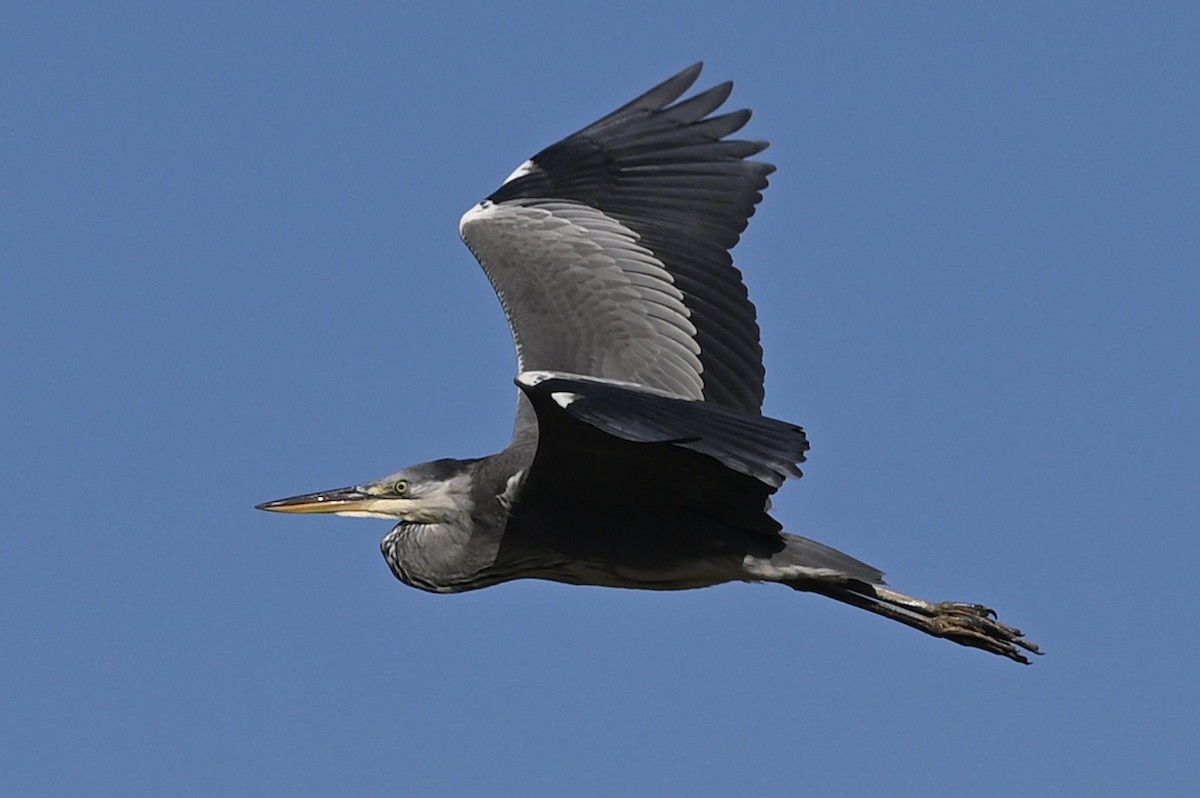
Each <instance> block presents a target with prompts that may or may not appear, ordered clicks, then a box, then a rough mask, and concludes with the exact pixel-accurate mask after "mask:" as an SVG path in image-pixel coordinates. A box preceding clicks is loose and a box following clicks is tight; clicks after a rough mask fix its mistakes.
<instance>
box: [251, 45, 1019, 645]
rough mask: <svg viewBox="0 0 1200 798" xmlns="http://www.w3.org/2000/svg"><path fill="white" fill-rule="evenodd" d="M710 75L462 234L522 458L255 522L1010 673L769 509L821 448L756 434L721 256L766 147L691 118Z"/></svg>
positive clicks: (954, 619) (781, 424)
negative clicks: (921, 635) (938, 654)
mask: <svg viewBox="0 0 1200 798" xmlns="http://www.w3.org/2000/svg"><path fill="white" fill-rule="evenodd" d="M700 69H701V64H696V65H694V66H692V67H690V68H688V69H685V70H684V71H683V72H680V73H679V74H678V75H675V76H674V77H672V78H670V79H668V80H667V81H665V82H663V83H662V84H660V85H658V86H655V87H654V88H652V89H650V90H649V91H648V92H646V93H645V94H642V95H641V96H640V97H637V98H636V99H634V100H633V101H631V102H629V103H628V104H626V105H624V106H622V107H621V108H619V109H617V110H616V111H613V112H612V113H610V114H608V115H607V116H605V117H604V118H602V119H600V120H599V121H598V122H595V123H593V124H591V125H588V126H587V127H585V128H583V129H582V130H580V131H579V132H578V133H575V134H574V135H571V136H568V137H567V138H565V139H563V140H562V141H560V142H558V143H557V144H553V145H551V146H550V147H547V148H546V149H544V150H542V151H541V152H540V153H538V154H537V155H535V156H533V158H531V159H529V160H528V161H526V162H525V163H523V164H521V165H520V166H518V167H517V169H516V170H515V171H514V172H513V173H512V174H511V175H510V176H509V177H508V179H507V180H505V181H504V183H503V184H502V185H501V186H500V187H499V188H498V189H496V190H495V191H494V192H493V193H492V194H491V195H490V196H489V197H488V198H487V199H485V200H483V201H482V202H480V203H479V204H477V205H475V207H473V208H471V209H470V210H469V211H467V213H466V214H465V215H464V216H463V217H462V221H461V222H460V226H459V230H460V232H461V234H462V238H463V240H464V241H465V242H466V244H467V246H468V247H469V248H470V249H471V252H472V253H474V255H475V257H476V258H477V259H478V261H479V263H480V265H481V266H482V267H483V270H484V272H486V273H487V276H488V279H489V280H491V283H492V287H493V288H494V289H495V291H496V293H497V295H498V296H499V298H500V303H501V305H502V306H503V308H504V313H505V315H506V316H507V317H508V322H509V325H510V326H511V328H512V335H513V339H514V341H515V343H516V348H517V359H518V364H519V372H518V375H517V377H516V385H517V388H518V391H517V415H516V423H515V426H514V430H513V438H512V442H511V443H510V444H509V445H508V447H507V448H506V449H505V450H504V451H502V452H500V453H499V454H495V455H492V456H490V457H481V458H478V459H473V460H453V459H444V460H435V461H433V462H430V463H423V464H421V465H416V466H412V467H410V468H406V469H404V470H402V471H398V472H396V473H394V474H390V475H389V476H386V477H384V478H383V479H379V480H376V481H373V482H366V483H362V484H359V485H354V486H352V487H347V488H338V489H335V490H324V491H320V492H317V493H309V494H306V495H303V496H295V497H292V498H287V499H279V500H277V501H272V502H266V503H264V504H260V505H258V507H259V509H262V510H271V511H274V512H284V513H334V514H337V515H348V516H367V517H378V518H387V519H391V520H393V521H398V523H397V524H396V526H395V528H393V529H392V531H391V533H390V534H388V535H387V537H385V538H384V539H383V542H382V544H381V548H382V550H383V556H384V559H386V560H387V563H388V566H389V567H390V568H391V570H392V573H393V574H395V575H396V577H397V578H398V579H400V581H402V582H404V583H405V584H408V585H411V586H413V587H417V588H421V589H422V590H428V591H433V592H437V593H457V592H461V591H466V590H474V589H476V588H481V587H488V586H490V585H495V584H498V583H500V582H507V581H509V580H513V579H523V578H533V579H546V580H551V581H555V582H564V583H568V584H576V585H603V586H608V587H623V588H642V589H651V590H682V589H688V588H698V587H707V586H710V585H717V584H721V583H725V582H734V581H743V582H776V583H779V584H781V585H786V586H787V587H790V588H792V589H794V590H799V591H804V592H809V593H819V594H821V595H823V596H828V597H829V598H832V599H836V600H837V601H840V602H843V603H846V604H850V605H852V606H854V607H859V608H861V609H864V610H867V611H869V612H873V613H875V614H877V615H882V616H883V617H885V618H890V619H892V620H894V621H898V622H900V623H902V624H905V625H907V626H910V627H912V628H914V629H918V630H920V631H922V632H925V633H926V634H930V635H933V636H935V637H941V638H945V639H947V640H952V641H954V642H956V643H960V644H962V645H966V646H974V647H976V648H981V649H983V650H985V651H990V652H992V653H994V654H999V655H1001V656H1005V657H1008V658H1009V659H1013V660H1016V661H1017V662H1022V663H1026V664H1027V663H1028V659H1027V658H1026V656H1025V654H1024V653H1023V652H1029V653H1040V652H1039V650H1038V647H1037V646H1036V645H1035V644H1033V643H1031V642H1029V641H1027V640H1025V639H1024V637H1023V635H1022V632H1021V631H1020V630H1018V629H1015V628H1013V627H1011V626H1008V625H1006V624H1003V623H1001V622H1000V621H999V620H997V618H996V614H995V613H994V612H993V611H992V610H990V609H988V608H987V607H984V606H982V605H979V604H971V603H961V602H930V601H924V600H921V599H917V598H913V597H911V596H906V595H903V594H901V593H897V592H895V591H893V590H891V589H889V588H888V587H886V586H885V582H884V579H883V572H882V571H880V570H879V569H877V568H874V567H872V566H870V565H867V564H866V563H864V562H861V561H860V560H857V559H855V558H854V557H851V556H850V555H848V554H843V553H842V552H840V551H838V550H837V549H834V548H831V547H829V546H826V545H825V544H823V543H818V542H817V541H815V540H810V539H808V538H805V537H801V536H799V535H793V534H788V533H785V532H784V531H783V529H782V527H781V525H780V524H779V522H778V521H776V520H775V519H774V518H772V517H771V515H770V514H769V509H770V497H771V495H772V494H773V493H775V491H776V490H778V488H779V487H780V485H781V484H783V482H784V480H786V479H787V478H788V477H799V476H800V475H801V474H800V469H799V467H798V464H799V463H802V462H804V459H805V457H804V456H805V452H806V451H807V450H808V440H807V439H806V438H805V435H804V430H803V429H801V428H800V427H798V426H796V425H795V424H791V423H788V422H786V421H779V420H776V419H773V418H768V417H766V416H763V415H762V412H761V407H762V401H763V376H764V370H763V364H762V348H761V347H760V345H759V330H758V324H757V322H756V320H755V310H754V305H753V304H751V302H750V300H749V298H748V296H747V294H746V288H745V285H744V284H743V283H742V275H741V273H740V272H739V271H738V270H737V268H735V267H734V265H733V262H732V260H731V258H730V254H729V253H730V249H732V248H733V246H734V245H735V244H736V243H737V241H738V238H739V237H740V235H741V233H742V231H743V230H744V229H745V228H746V224H747V222H748V221H749V218H750V216H751V215H752V214H753V213H754V206H755V205H756V204H757V203H758V202H759V200H761V199H762V194H761V193H760V192H762V190H763V189H764V188H766V186H767V176H768V175H769V174H770V173H771V172H772V171H774V167H773V166H772V165H771V164H768V163H764V162H762V161H756V160H751V159H752V157H753V156H755V155H757V154H758V153H760V152H762V151H763V150H764V149H766V147H767V144H766V142H763V141H746V140H741V139H736V138H730V136H732V135H733V134H734V133H736V132H737V131H739V130H741V128H742V127H743V126H744V125H745V124H746V122H747V121H748V120H749V119H750V112H749V111H748V110H740V111H733V112H728V113H719V114H718V113H716V112H717V109H719V108H720V107H721V106H722V105H723V104H724V103H725V101H726V100H727V99H728V97H729V94H730V91H731V90H732V84H731V83H722V84H720V85H718V86H714V87H713V88H711V89H708V90H707V91H703V92H700V93H698V94H694V95H693V96H691V97H689V98H687V99H684V100H680V99H679V98H680V97H681V96H682V95H683V94H684V93H685V92H686V91H687V90H688V89H689V88H690V87H691V86H692V84H693V83H694V82H695V81H696V79H697V77H698V76H699V74H700Z"/></svg>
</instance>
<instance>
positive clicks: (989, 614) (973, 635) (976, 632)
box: [921, 601, 1042, 665]
mask: <svg viewBox="0 0 1200 798" xmlns="http://www.w3.org/2000/svg"><path fill="white" fill-rule="evenodd" d="M921 614H922V615H925V616H926V617H927V618H928V622H929V628H928V629H926V631H928V633H929V634H931V635H934V636H935V637H943V638H945V639H947V640H953V641H954V642H955V643H958V644H960V645H964V646H972V647H974V648H982V649H983V650H984V651H990V652H992V653H993V654H999V655H1000V656H1002V657H1008V658H1009V659H1011V660H1015V661H1017V662H1021V663H1024V664H1025V665H1028V664H1029V659H1028V658H1027V657H1026V656H1025V655H1024V654H1022V653H1021V652H1022V651H1028V652H1029V653H1031V654H1041V653H1042V651H1041V649H1040V648H1039V647H1038V645H1037V644H1036V643H1033V642H1030V641H1029V640H1026V639H1025V635H1024V633H1023V632H1022V631H1021V630H1020V629H1018V628H1016V627H1015V626H1009V625H1008V624H1006V623H1001V622H1000V621H999V619H998V618H997V616H996V611H995V610H993V609H992V608H991V607H985V606H983V605H982V604H967V603H963V602H958V601H943V602H940V603H937V604H930V605H929V606H928V613H927V614H926V613H925V612H922V613H921Z"/></svg>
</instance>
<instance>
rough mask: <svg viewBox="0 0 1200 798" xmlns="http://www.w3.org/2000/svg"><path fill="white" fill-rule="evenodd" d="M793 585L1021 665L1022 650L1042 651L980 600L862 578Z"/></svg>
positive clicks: (1026, 661)
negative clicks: (933, 596)
mask: <svg viewBox="0 0 1200 798" xmlns="http://www.w3.org/2000/svg"><path fill="white" fill-rule="evenodd" d="M793 587H796V588H797V589H800V590H810V591H813V592H817V593H822V594H824V595H826V596H829V597H830V598H833V599H837V600H838V601H841V602H845V603H846V604H851V605H853V606H855V607H859V608H861V609H864V610H867V611H868V612H873V613H875V614H876V615H882V616H883V617H885V618H890V619H891V620H893V621H898V622H899V623H902V624H904V625H905V626H910V627H912V628H913V629H917V630H919V631H922V632H924V633H925V634H927V635H932V636H933V637H940V638H942V639H944V640H950V641H952V642H955V643H958V644H959V645H962V646H970V647H972V648H980V649H983V650H984V651H990V652H991V653H993V654H999V655H1000V656H1002V657H1008V658H1009V659H1011V660H1013V661H1015V662H1020V663H1022V664H1024V665H1028V664H1029V658H1028V657H1026V656H1025V654H1024V653H1023V652H1028V653H1030V654H1041V653H1042V650H1041V649H1040V648H1039V647H1038V645H1037V644H1036V643H1032V642H1030V641H1028V640H1026V639H1025V634H1024V633H1023V632H1022V631H1021V630H1020V629H1018V628H1016V627H1015V626H1009V625H1008V624H1006V623H1001V622H1000V620H999V619H998V618H997V617H996V611H995V610H993V609H992V608H991V607H985V606H984V605H982V604H969V603H966V602H961V601H942V602H932V601H925V600H924V599H919V598H913V597H912V596H906V595H904V594H903V593H897V592H896V591H894V590H889V589H888V588H886V587H883V586H882V585H869V584H866V583H863V582H849V583H842V584H839V585H836V586H831V585H821V584H820V583H814V582H811V581H810V582H806V583H803V584H796V585H793Z"/></svg>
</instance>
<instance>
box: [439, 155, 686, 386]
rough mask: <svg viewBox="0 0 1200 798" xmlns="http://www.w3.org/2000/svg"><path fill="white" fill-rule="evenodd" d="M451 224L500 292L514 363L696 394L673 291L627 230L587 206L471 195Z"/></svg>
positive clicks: (679, 302)
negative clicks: (474, 200) (472, 200)
mask: <svg viewBox="0 0 1200 798" xmlns="http://www.w3.org/2000/svg"><path fill="white" fill-rule="evenodd" d="M517 171H518V172H520V168H518V170H517ZM459 232H460V233H461V235H462V237H463V240H464V241H466V243H467V246H468V247H470V248H471V251H472V252H473V253H475V257H476V258H478V260H479V262H480V264H481V265H482V266H483V269H484V271H485V272H486V273H487V275H488V278H489V279H490V280H491V282H492V286H493V287H494V288H495V289H496V293H497V294H498V295H499V297H500V302H501V304H502V305H503V306H504V312H505V314H506V315H507V316H508V321H509V324H510V325H511V327H512V331H513V338H514V339H515V341H516V345H517V355H518V358H519V360H520V367H521V370H522V371H525V370H533V369H538V370H552V371H566V372H571V373H575V374H583V375H590V376H594V377H602V378H608V379H615V380H624V381H628V382H633V383H637V384H639V385H645V386H649V387H652V388H658V389H660V390H663V391H666V392H668V393H670V394H672V395H675V396H681V397H686V398H689V399H701V398H703V381H702V379H701V376H700V375H701V371H702V366H701V364H700V358H699V354H700V347H699V346H698V345H697V344H696V338H695V336H696V328H695V327H694V326H693V325H692V323H691V321H690V320H689V318H688V317H689V312H688V309H687V307H686V306H685V305H684V303H683V293H682V292H681V291H680V290H679V289H678V288H676V287H675V284H674V281H673V280H672V278H671V275H670V273H669V272H668V271H667V270H666V268H665V267H664V266H663V264H662V262H661V261H660V260H659V259H658V258H657V257H656V256H655V255H654V253H653V252H651V251H650V250H648V249H646V248H645V247H643V246H641V245H640V244H639V243H638V236H637V234H636V233H634V232H633V231H632V230H630V229H629V228H627V227H625V226H624V225H622V224H621V223H620V222H617V221H615V220H613V219H611V218H609V217H608V216H605V215H604V214H603V213H602V212H600V211H599V210H597V209H595V208H592V207H590V206H587V205H582V204H579V203H574V202H568V201H563V200H524V201H510V202H501V203H498V204H496V203H491V202H484V203H480V204H479V205H476V206H475V207H474V208H472V209H471V210H469V211H467V213H466V214H465V215H464V216H463V218H462V221H461V223H460V225H459Z"/></svg>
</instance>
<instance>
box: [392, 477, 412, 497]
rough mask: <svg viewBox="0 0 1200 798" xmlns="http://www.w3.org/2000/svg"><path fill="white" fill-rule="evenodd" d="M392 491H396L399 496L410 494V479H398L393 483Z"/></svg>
mask: <svg viewBox="0 0 1200 798" xmlns="http://www.w3.org/2000/svg"><path fill="white" fill-rule="evenodd" d="M392 493H395V494H396V495H397V496H405V495H407V494H408V480H407V479H398V480H396V484H395V485H392Z"/></svg>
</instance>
